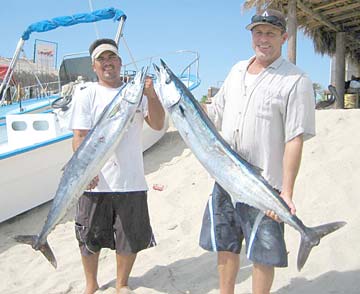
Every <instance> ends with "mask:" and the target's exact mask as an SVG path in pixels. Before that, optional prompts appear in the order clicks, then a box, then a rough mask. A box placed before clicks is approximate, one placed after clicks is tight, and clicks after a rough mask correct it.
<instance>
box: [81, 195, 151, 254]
mask: <svg viewBox="0 0 360 294" xmlns="http://www.w3.org/2000/svg"><path fill="white" fill-rule="evenodd" d="M75 233H76V238H77V240H78V242H79V247H80V250H81V254H82V255H90V254H93V253H96V252H98V251H100V249H101V248H110V249H115V250H116V253H118V254H130V253H137V252H139V251H140V250H143V249H145V248H150V247H153V246H155V245H156V242H155V239H154V236H153V232H152V229H151V225H150V219H149V212H148V205H147V193H146V191H140V192H127V193H114V192H110V193H102V192H85V193H84V195H82V196H81V197H80V199H79V202H78V205H77V209H76V216H75Z"/></svg>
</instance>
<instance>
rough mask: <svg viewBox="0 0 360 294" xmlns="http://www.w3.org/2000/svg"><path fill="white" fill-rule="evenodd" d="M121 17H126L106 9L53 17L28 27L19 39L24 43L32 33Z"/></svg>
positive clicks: (121, 13) (116, 11)
mask: <svg viewBox="0 0 360 294" xmlns="http://www.w3.org/2000/svg"><path fill="white" fill-rule="evenodd" d="M122 16H124V17H125V18H126V15H125V14H124V12H122V11H121V10H119V9H115V8H106V9H100V10H95V11H93V12H92V13H78V14H74V15H70V16H60V17H55V18H53V19H50V20H43V21H39V22H35V23H33V24H31V25H29V26H28V28H27V29H26V31H25V32H24V33H23V35H22V36H21V38H22V39H23V40H24V41H26V40H28V39H29V38H30V34H31V33H32V32H38V33H41V32H47V31H51V30H54V29H56V28H57V27H67V26H72V25H76V24H78V23H87V22H96V21H100V20H104V19H110V18H112V19H114V21H119V20H120V18H121V17H122Z"/></svg>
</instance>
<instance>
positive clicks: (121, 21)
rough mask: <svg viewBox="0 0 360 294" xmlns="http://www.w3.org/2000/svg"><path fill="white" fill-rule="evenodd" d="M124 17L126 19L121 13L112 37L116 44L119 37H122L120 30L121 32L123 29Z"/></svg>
mask: <svg viewBox="0 0 360 294" xmlns="http://www.w3.org/2000/svg"><path fill="white" fill-rule="evenodd" d="M125 19H126V17H125V16H124V15H123V16H122V17H121V18H120V21H119V25H118V29H117V32H116V36H115V39H114V40H115V42H116V44H117V45H119V42H120V38H121V37H122V32H123V29H124V24H125Z"/></svg>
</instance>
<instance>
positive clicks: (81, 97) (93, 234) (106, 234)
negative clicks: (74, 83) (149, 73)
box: [70, 39, 165, 294]
mask: <svg viewBox="0 0 360 294" xmlns="http://www.w3.org/2000/svg"><path fill="white" fill-rule="evenodd" d="M89 52H90V56H91V60H92V67H93V70H94V72H95V73H96V75H97V77H98V82H96V83H93V84H91V85H90V86H87V87H83V88H82V89H81V90H80V91H78V92H77V97H75V98H74V99H73V101H74V109H73V114H72V117H71V121H70V128H71V129H72V130H73V133H74V138H73V149H74V150H76V149H77V148H78V147H79V146H80V144H81V142H82V141H83V140H84V138H85V136H86V134H87V133H88V132H89V131H90V130H91V128H92V127H94V125H95V123H96V121H97V120H98V119H99V117H100V115H101V113H102V111H103V109H104V108H105V107H106V105H107V104H108V103H109V102H110V101H111V99H112V98H113V97H114V96H115V95H116V93H117V92H118V91H119V89H120V87H121V86H122V84H123V81H122V80H121V77H120V69H121V58H120V56H119V54H118V48H117V44H116V43H115V41H114V40H112V39H99V40H96V41H95V42H94V43H93V44H92V45H91V46H90V48H89ZM144 95H145V96H146V97H143V99H142V102H141V105H140V106H139V111H137V112H136V114H135V117H134V119H133V121H132V123H131V125H130V127H129V129H128V130H127V132H126V134H125V135H124V137H123V139H122V141H121V142H120V144H119V146H118V147H117V149H116V150H115V152H114V154H113V156H112V157H111V158H110V159H109V160H108V161H107V162H106V163H105V165H104V167H103V168H102V169H101V172H100V174H99V175H98V176H96V177H95V178H94V179H93V180H92V181H91V183H90V184H89V187H88V190H87V191H85V193H84V195H82V196H81V197H80V199H79V203H78V206H77V210H76V216H75V232H76V237H77V239H78V242H79V247H80V252H81V257H82V263H83V267H84V272H85V278H86V288H85V291H84V293H85V294H92V293H95V291H96V290H97V289H98V288H99V285H98V282H97V271H98V260H99V254H100V250H101V248H110V249H114V250H116V262H117V279H116V293H117V294H130V293H134V292H133V291H132V290H130V288H129V287H128V279H129V275H130V272H131V269H132V267H133V264H134V262H135V259H136V254H137V252H139V251H141V250H143V249H146V248H149V247H152V246H155V245H156V243H155V240H154V236H153V233H152V229H151V225H150V218H149V212H148V206H147V190H148V187H147V184H146V180H145V175H144V166H143V155H142V139H141V133H142V128H143V121H144V120H145V121H146V122H147V123H148V124H149V125H150V127H152V128H153V129H156V130H161V129H162V128H163V125H164V117H165V113H164V110H163V108H162V106H161V104H160V102H159V100H158V97H157V95H156V93H155V90H154V87H153V83H152V80H151V79H150V78H147V79H146V82H145V87H144Z"/></svg>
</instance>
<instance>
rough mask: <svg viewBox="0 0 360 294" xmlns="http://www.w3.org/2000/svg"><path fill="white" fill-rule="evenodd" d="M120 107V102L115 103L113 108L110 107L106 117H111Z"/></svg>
mask: <svg viewBox="0 0 360 294" xmlns="http://www.w3.org/2000/svg"><path fill="white" fill-rule="evenodd" d="M119 109H120V102H119V103H117V104H115V105H114V107H113V109H111V111H110V112H109V114H108V118H112V117H113V116H114V115H115V114H116V113H118V111H119Z"/></svg>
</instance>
